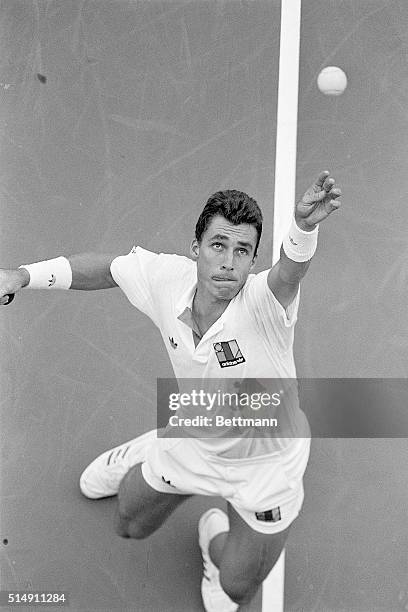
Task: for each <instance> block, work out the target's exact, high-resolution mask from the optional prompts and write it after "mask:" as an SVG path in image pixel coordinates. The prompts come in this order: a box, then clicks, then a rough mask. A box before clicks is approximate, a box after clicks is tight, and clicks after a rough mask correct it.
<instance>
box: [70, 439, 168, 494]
mask: <svg viewBox="0 0 408 612" xmlns="http://www.w3.org/2000/svg"><path fill="white" fill-rule="evenodd" d="M155 439H157V429H153V430H152V431H148V432H147V433H145V434H142V435H141V436H139V437H138V438H135V439H134V440H130V441H129V442H125V443H124V444H121V445H120V446H116V447H115V448H111V449H110V450H108V451H106V452H104V453H102V455H99V457H97V458H96V459H95V460H94V461H92V463H90V464H89V465H88V467H87V468H86V469H85V470H84V472H83V473H82V475H81V477H80V479H79V487H80V489H81V491H82V493H83V494H84V495H85V497H89V498H90V499H101V498H102V497H111V496H112V495H116V494H117V492H118V491H119V485H120V482H121V480H122V478H123V477H124V476H125V474H126V473H127V472H128V471H129V470H130V468H131V467H133V466H134V465H136V464H138V463H142V462H143V461H144V460H145V458H146V452H147V449H148V448H149V446H150V444H151V443H152V441H153V440H155Z"/></svg>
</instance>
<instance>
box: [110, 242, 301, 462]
mask: <svg viewBox="0 0 408 612" xmlns="http://www.w3.org/2000/svg"><path fill="white" fill-rule="evenodd" d="M268 272H269V270H264V271H263V272H260V273H258V274H250V275H249V276H248V279H247V281H246V283H245V285H244V286H243V287H242V289H241V290H240V291H239V293H238V294H237V295H236V296H235V297H234V298H233V299H232V300H231V301H230V302H229V304H228V306H227V308H226V309H225V311H224V312H223V314H222V315H221V316H220V317H219V319H218V320H217V321H216V322H215V323H214V324H213V325H212V326H211V327H210V329H209V330H208V331H207V332H206V333H205V335H204V336H203V337H202V338H201V340H200V342H199V343H198V345H197V346H195V343H194V338H193V331H192V327H191V326H190V324H189V322H188V317H186V312H188V310H187V311H186V309H191V308H192V303H193V298H194V294H195V290H196V286H197V266H196V263H195V262H194V261H192V260H191V259H189V258H187V257H183V256H179V255H169V254H163V253H160V254H156V253H152V252H150V251H147V250H145V249H143V248H141V247H133V249H132V251H131V252H130V253H129V254H128V255H124V256H120V257H117V258H115V259H114V260H113V262H112V264H111V273H112V276H113V278H114V280H115V282H116V283H117V284H118V285H119V287H120V288H121V289H122V291H123V292H124V293H125V295H126V296H127V298H128V300H129V301H130V302H131V304H132V305H133V306H135V307H136V308H137V309H138V310H140V311H141V312H143V313H145V314H146V315H147V316H148V317H149V318H150V319H151V320H152V321H153V323H154V324H155V325H156V326H157V327H158V329H159V330H160V332H161V335H162V338H163V341H164V344H165V346H166V349H167V352H168V355H169V358H170V361H171V363H172V366H173V370H174V373H175V376H176V378H177V379H178V380H180V379H187V378H194V379H229V378H234V379H240V380H242V379H294V378H296V368H295V363H294V357H293V339H294V326H295V323H296V319H297V311H298V304H299V292H298V294H297V296H296V298H295V300H294V301H293V302H292V304H291V305H290V307H289V308H288V309H287V310H285V309H284V308H283V307H282V305H281V304H280V303H279V302H278V300H277V299H276V298H275V296H274V295H273V293H272V292H271V290H270V289H269V287H268V285H267V276H268ZM180 317H181V319H180ZM226 382H227V381H226ZM299 412H300V411H299ZM299 417H300V419H301V421H300V422H299V420H297V425H296V426H293V431H292V435H293V436H294V437H296V436H299V435H302V434H300V433H299V432H300V431H304V425H305V423H304V421H303V413H301V416H300V415H297V419H299ZM299 428H300V429H299ZM221 429H222V428H221ZM220 435H221V434H220ZM242 442H243V441H242V439H240V438H223V437H222V435H221V438H218V439H217V440H208V441H207V444H210V443H211V444H212V445H213V446H212V448H216V449H217V450H216V452H217V454H225V455H227V456H248V455H251V456H252V455H259V454H265V453H269V452H275V451H276V450H280V449H282V448H286V447H287V446H288V444H289V443H290V438H289V437H285V438H284V439H279V438H276V437H273V436H266V438H262V437H261V438H256V439H253V440H251V441H250V442H249V441H247V447H246V449H245V450H243V449H242ZM240 443H241V449H235V450H232V447H234V446H236V445H237V444H238V445H239V444H240ZM217 445H218V446H217Z"/></svg>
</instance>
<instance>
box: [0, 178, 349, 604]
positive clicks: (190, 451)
mask: <svg viewBox="0 0 408 612" xmlns="http://www.w3.org/2000/svg"><path fill="white" fill-rule="evenodd" d="M340 195H341V191H340V189H339V188H337V187H335V181H334V179H333V178H331V176H330V174H329V172H327V171H326V172H322V173H321V174H320V175H319V176H318V178H317V179H316V181H315V183H314V184H313V185H312V186H311V187H310V188H309V189H308V190H307V191H306V193H305V194H304V196H303V197H302V199H301V200H300V201H299V202H298V203H297V204H296V207H295V211H294V217H293V220H292V225H291V227H290V229H289V232H288V234H287V236H286V237H285V238H284V241H283V245H282V248H281V252H280V259H279V261H278V262H277V263H276V265H274V266H273V267H272V268H271V269H270V270H264V271H262V272H260V273H258V274H251V271H252V269H253V267H254V264H255V261H256V257H257V250H258V245H259V240H260V237H261V232H262V214H261V211H260V209H259V207H258V205H257V203H256V202H255V200H253V199H252V198H250V197H249V196H248V195H246V194H245V193H242V192H240V191H235V190H226V191H220V192H217V193H216V194H214V195H213V196H212V197H211V198H210V199H209V200H208V202H207V204H206V205H205V207H204V209H203V211H202V213H201V215H200V217H199V219H198V221H197V225H196V228H195V238H194V240H193V241H192V244H191V259H190V258H186V257H180V256H178V255H167V254H163V253H161V254H156V253H152V252H149V251H147V250H145V249H143V248H141V247H140V246H138V247H136V248H135V247H134V248H133V249H132V250H131V252H130V253H129V254H128V255H124V256H118V257H112V256H108V255H97V254H89V253H88V254H82V255H73V256H70V257H64V256H61V257H57V258H55V259H51V260H47V261H43V262H37V263H34V264H28V265H26V264H24V265H23V266H21V267H20V268H19V269H17V270H0V304H7V303H8V302H9V300H10V295H14V294H15V293H16V292H18V291H19V290H20V289H22V288H23V287H28V288H34V289H35V288H38V289H51V290H53V289H80V290H93V289H95V290H96V289H108V288H112V287H120V288H121V289H122V291H123V292H124V293H125V294H126V296H127V298H128V299H129V301H130V302H131V304H132V305H133V306H135V307H136V308H138V309H139V310H141V311H142V312H143V313H145V314H147V315H148V316H149V317H150V318H151V320H152V321H153V323H154V324H155V325H156V326H157V327H158V328H159V330H160V332H161V334H162V337H163V341H164V343H165V346H166V348H167V351H168V354H169V357H170V360H171V363H172V365H173V369H174V373H175V376H176V378H177V379H178V380H181V379H199V380H204V381H205V380H210V379H232V378H233V379H235V380H242V381H251V380H253V379H258V380H259V379H281V380H285V379H293V378H295V377H296V369H295V363H294V358H293V338H294V325H295V322H296V318H297V310H298V303H299V283H300V280H301V279H302V278H303V276H304V275H305V273H306V271H307V269H308V267H309V265H310V261H311V259H312V257H313V255H314V253H315V250H316V247H317V237H318V229H319V228H318V226H319V224H320V223H321V222H322V221H324V220H325V219H326V218H327V217H328V216H329V215H330V214H331V213H332V212H333V211H334V210H337V209H338V208H339V206H340V202H339V199H338V198H339V197H340ZM305 430H306V429H305V427H304V423H303V424H302V426H301V427H300V428H299V430H296V428H294V429H293V430H291V432H290V435H287V434H286V435H285V436H282V437H278V436H277V435H270V436H260V437H257V436H255V437H253V436H245V435H244V436H242V437H240V436H234V437H229V436H228V435H225V436H224V435H218V434H217V436H213V437H208V438H202V437H197V436H191V437H184V438H182V437H175V438H173V437H158V435H157V431H156V430H154V431H151V432H147V433H145V434H143V435H141V436H139V437H138V438H136V439H134V440H131V441H129V442H126V443H125V444H122V445H121V446H119V447H117V448H115V449H111V450H109V451H107V452H105V453H103V454H102V455H101V456H99V457H98V458H97V459H95V461H93V462H92V463H91V464H90V465H89V466H88V467H87V468H86V470H85V471H84V472H83V474H82V476H81V478H80V487H81V491H82V493H83V494H84V495H85V496H87V497H89V498H92V499H98V498H102V497H106V496H112V495H117V496H118V504H117V517H116V529H117V532H118V534H119V535H121V536H123V537H127V538H136V539H140V538H145V537H147V536H149V535H150V534H151V533H152V532H154V531H155V530H156V529H158V527H159V526H160V525H161V524H162V523H163V522H164V521H165V519H166V518H167V517H168V516H169V515H170V514H171V513H172V512H173V511H174V510H175V509H176V507H177V506H178V505H180V504H181V503H182V502H183V501H184V500H186V499H187V498H188V497H189V496H191V495H193V494H198V495H210V496H214V495H216V496H221V497H222V498H224V499H225V500H226V502H227V510H228V513H227V514H226V513H224V512H223V511H221V510H220V509H218V508H212V509H210V510H208V511H207V512H206V513H204V515H203V516H202V517H201V519H200V521H199V543H200V547H201V550H202V556H203V562H204V576H203V579H202V588H201V590H202V596H203V602H204V606H205V608H206V610H207V611H208V612H213V611H214V612H216V611H217V612H221V611H225V612H227V611H233V610H237V609H238V607H239V605H240V604H243V603H246V602H248V601H250V599H251V598H252V597H253V595H254V594H255V592H256V590H257V588H258V587H259V585H260V584H261V583H262V581H263V580H264V579H265V577H266V576H267V575H268V573H269V572H270V570H271V569H272V567H273V566H274V564H275V563H276V561H277V560H278V558H279V556H280V553H281V551H282V548H283V547H284V544H285V541H286V538H287V536H288V531H289V528H290V525H291V523H292V522H293V521H294V519H295V518H296V517H297V515H298V514H299V511H300V508H301V506H302V502H303V496H304V492H303V483H302V481H303V474H304V471H305V469H306V465H307V461H308V457H309V447H310V439H309V436H305V435H304V432H305ZM302 432H303V433H302Z"/></svg>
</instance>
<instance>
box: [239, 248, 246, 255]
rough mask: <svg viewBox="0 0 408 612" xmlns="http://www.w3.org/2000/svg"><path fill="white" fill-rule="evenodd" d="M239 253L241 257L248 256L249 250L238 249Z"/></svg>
mask: <svg viewBox="0 0 408 612" xmlns="http://www.w3.org/2000/svg"><path fill="white" fill-rule="evenodd" d="M238 252H239V254H240V255H248V249H244V248H241V249H238Z"/></svg>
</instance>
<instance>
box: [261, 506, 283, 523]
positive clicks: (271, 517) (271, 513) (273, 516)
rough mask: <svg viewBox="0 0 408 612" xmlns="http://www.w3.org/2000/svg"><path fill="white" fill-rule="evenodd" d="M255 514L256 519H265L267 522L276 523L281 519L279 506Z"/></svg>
mask: <svg viewBox="0 0 408 612" xmlns="http://www.w3.org/2000/svg"><path fill="white" fill-rule="evenodd" d="M255 516H256V518H257V519H258V521H265V522H267V523H277V522H278V521H280V520H282V515H281V510H280V507H279V506H278V507H277V508H272V510H266V511H265V512H255Z"/></svg>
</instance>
